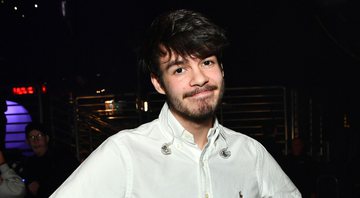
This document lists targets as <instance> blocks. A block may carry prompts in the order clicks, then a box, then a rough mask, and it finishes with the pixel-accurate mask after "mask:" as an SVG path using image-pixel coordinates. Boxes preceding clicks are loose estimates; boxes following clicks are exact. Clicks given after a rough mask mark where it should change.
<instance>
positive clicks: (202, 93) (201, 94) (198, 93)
mask: <svg viewBox="0 0 360 198" xmlns="http://www.w3.org/2000/svg"><path fill="white" fill-rule="evenodd" d="M216 89H217V87H216V86H210V85H209V86H206V87H203V88H197V89H195V90H193V91H191V92H188V93H186V94H185V95H184V98H187V97H196V98H205V97H208V96H210V95H212V94H213V91H214V90H216Z"/></svg>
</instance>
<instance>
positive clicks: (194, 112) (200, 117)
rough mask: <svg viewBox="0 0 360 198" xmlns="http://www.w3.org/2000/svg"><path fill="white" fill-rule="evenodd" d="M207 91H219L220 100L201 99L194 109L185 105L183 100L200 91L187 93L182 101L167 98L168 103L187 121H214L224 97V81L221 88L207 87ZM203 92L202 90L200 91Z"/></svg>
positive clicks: (173, 97)
mask: <svg viewBox="0 0 360 198" xmlns="http://www.w3.org/2000/svg"><path fill="white" fill-rule="evenodd" d="M204 89H205V90H216V89H219V95H218V98H216V99H215V101H214V102H212V101H213V99H212V98H201V99H198V100H197V101H195V102H194V104H190V105H192V107H190V106H189V105H186V104H184V102H183V100H184V99H186V98H188V97H192V96H193V95H194V94H196V93H198V90H194V91H192V92H189V93H185V94H184V96H183V98H182V100H181V99H179V98H177V97H175V96H172V95H168V96H167V103H168V105H169V107H170V109H172V110H173V111H175V113H177V114H179V115H181V116H182V117H184V118H185V119H187V120H190V121H194V122H201V121H206V120H208V119H212V118H213V117H214V115H215V112H216V110H217V108H218V107H219V105H220V103H221V101H222V97H223V94H224V89H225V85H224V81H223V82H222V83H221V85H220V87H218V86H205V88H204ZM200 90H201V89H200Z"/></svg>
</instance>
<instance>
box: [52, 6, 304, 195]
mask: <svg viewBox="0 0 360 198" xmlns="http://www.w3.org/2000/svg"><path fill="white" fill-rule="evenodd" d="M226 45H227V39H226V37H225V34H224V32H223V30H222V29H220V28H219V27H218V26H216V25H215V24H213V23H212V22H211V21H209V19H208V18H205V17H204V16H203V15H201V14H200V13H197V12H193V11H189V10H177V11H173V12H170V13H166V14H164V15H161V16H159V17H158V18H157V19H155V21H154V22H153V23H152V25H151V27H150V31H149V37H148V40H147V42H145V44H144V47H143V49H142V53H141V54H140V55H141V56H140V63H141V64H142V65H144V66H145V67H146V68H148V69H149V70H150V75H151V82H152V84H153V85H154V87H155V89H156V90H157V91H158V92H159V93H160V94H165V95H166V97H167V102H166V103H165V104H164V106H163V108H162V110H161V112H160V115H159V118H158V119H156V120H154V121H152V122H150V123H147V124H144V125H142V126H140V127H138V128H136V129H131V130H124V131H121V132H119V133H117V134H116V135H113V136H112V137H110V138H108V139H107V140H106V141H105V142H104V143H103V144H102V145H101V146H99V147H98V148H97V149H96V150H95V151H94V152H93V153H92V154H91V155H90V156H89V157H88V158H87V159H86V160H85V161H84V162H83V163H82V165H80V167H79V168H78V169H77V170H76V171H75V172H74V173H73V174H72V175H71V176H70V177H69V178H68V179H67V181H65V182H64V184H63V185H62V186H61V187H60V188H58V189H57V191H56V192H55V193H53V195H52V197H87V198H89V197H107V198H110V197H146V198H169V197H172V198H184V197H186V198H195V197H196V198H220V197H221V198H222V197H224V198H225V197H226V198H236V197H251V198H255V197H287V198H289V197H301V195H300V193H299V191H298V190H297V188H296V187H295V186H294V185H293V183H292V182H291V181H290V179H289V178H288V177H287V176H286V175H285V173H284V172H283V171H282V170H281V168H280V167H279V165H278V164H277V163H276V162H275V160H274V159H273V158H272V157H271V156H270V155H269V153H268V152H267V151H266V150H265V149H264V147H263V146H261V145H260V144H259V143H258V142H257V141H255V140H254V139H252V138H250V137H248V136H245V135H243V134H241V133H237V132H235V131H232V130H230V129H228V128H225V127H224V126H222V125H221V124H219V123H218V120H217V119H216V117H215V111H216V109H217V107H218V105H219V104H220V101H221V98H222V95H223V92H224V78H223V77H224V71H223V68H222V65H221V58H222V56H221V55H222V51H223V48H224V47H225V46H226Z"/></svg>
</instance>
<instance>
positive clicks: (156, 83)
mask: <svg viewBox="0 0 360 198" xmlns="http://www.w3.org/2000/svg"><path fill="white" fill-rule="evenodd" d="M151 83H152V84H153V86H154V88H155V89H156V91H157V92H158V93H160V94H164V95H165V90H164V88H163V86H162V85H161V82H160V79H159V77H157V76H155V75H154V74H151Z"/></svg>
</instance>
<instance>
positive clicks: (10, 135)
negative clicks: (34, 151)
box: [5, 101, 32, 150]
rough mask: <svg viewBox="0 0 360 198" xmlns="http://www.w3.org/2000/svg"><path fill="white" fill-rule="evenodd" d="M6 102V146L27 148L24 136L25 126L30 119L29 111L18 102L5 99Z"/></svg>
mask: <svg viewBox="0 0 360 198" xmlns="http://www.w3.org/2000/svg"><path fill="white" fill-rule="evenodd" d="M6 104H7V111H6V112H5V115H6V118H7V124H6V138H5V141H6V143H5V145H6V148H8V149H9V148H17V149H21V150H26V149H29V146H28V145H27V144H26V137H25V127H26V125H27V123H29V122H31V120H32V119H31V116H30V115H29V112H28V111H27V110H26V109H25V108H24V107H23V106H22V105H21V104H19V103H16V102H13V101H6Z"/></svg>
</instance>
